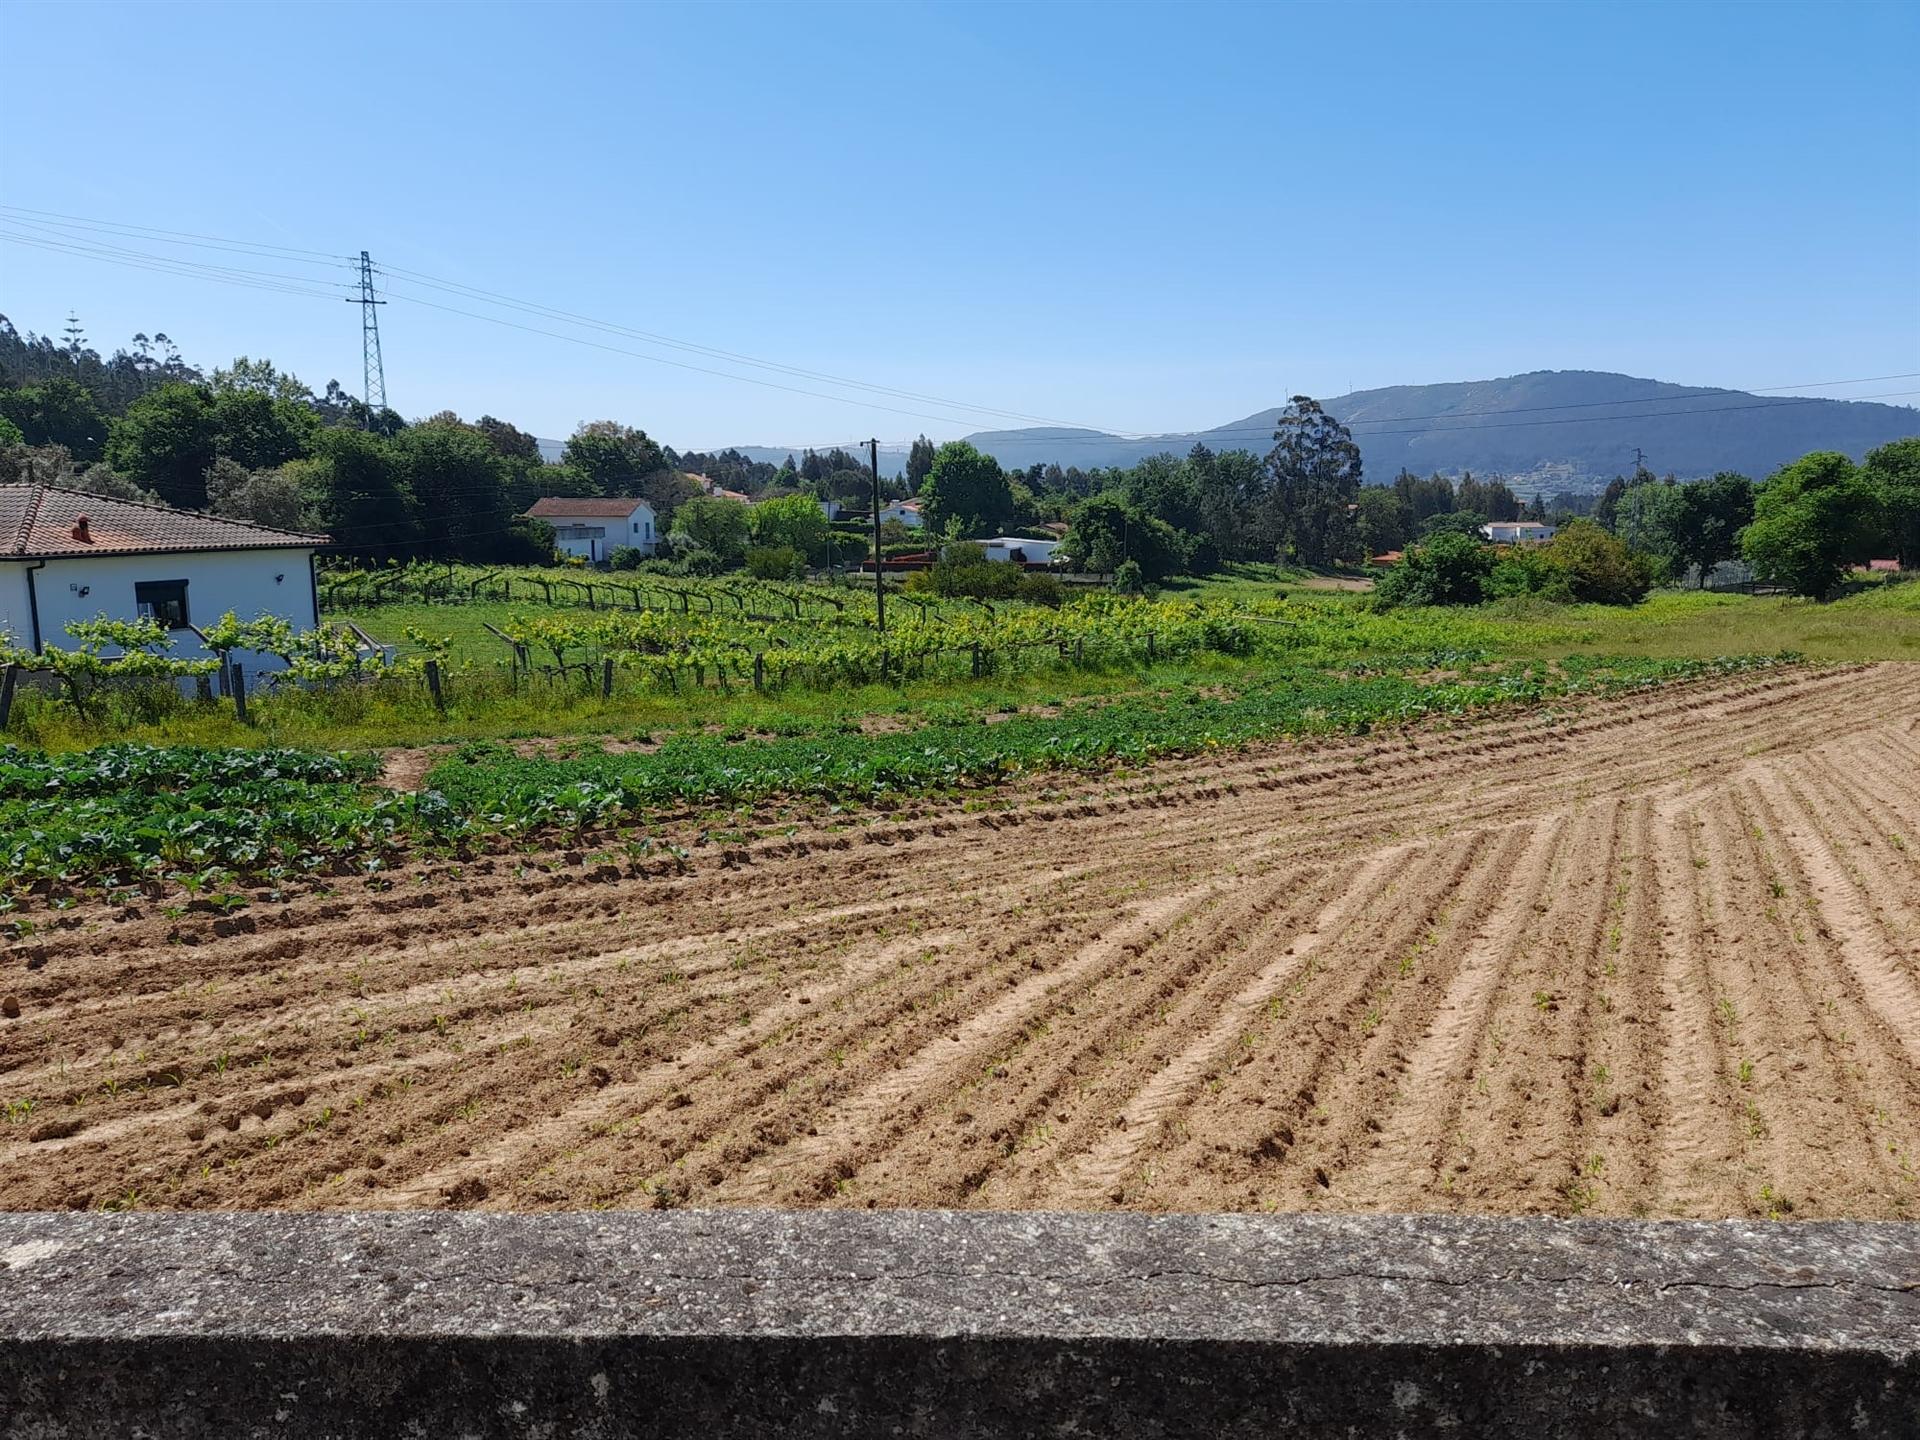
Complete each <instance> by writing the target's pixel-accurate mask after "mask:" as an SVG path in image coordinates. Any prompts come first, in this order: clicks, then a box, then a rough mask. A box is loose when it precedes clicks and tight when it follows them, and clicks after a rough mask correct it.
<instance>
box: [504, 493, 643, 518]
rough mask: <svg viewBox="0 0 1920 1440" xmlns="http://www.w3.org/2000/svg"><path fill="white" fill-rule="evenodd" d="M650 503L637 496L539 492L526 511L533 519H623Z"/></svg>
mask: <svg viewBox="0 0 1920 1440" xmlns="http://www.w3.org/2000/svg"><path fill="white" fill-rule="evenodd" d="M648 503H649V502H647V501H646V500H643V499H642V498H640V497H639V496H637V495H636V496H634V497H633V498H631V499H626V498H623V497H621V496H618V495H601V496H572V495H542V496H541V497H540V498H539V499H538V500H536V501H534V502H533V508H532V509H531V510H529V511H527V514H529V515H531V516H532V517H533V518H534V519H536V520H624V519H626V518H627V517H628V516H629V515H631V514H633V512H634V511H636V510H638V509H639V508H640V507H641V506H642V505H647V504H648Z"/></svg>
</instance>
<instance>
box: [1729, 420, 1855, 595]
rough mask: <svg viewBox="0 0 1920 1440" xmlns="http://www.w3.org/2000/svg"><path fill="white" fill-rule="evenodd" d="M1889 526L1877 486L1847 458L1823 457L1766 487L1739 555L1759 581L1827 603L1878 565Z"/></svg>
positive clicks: (1799, 464)
mask: <svg viewBox="0 0 1920 1440" xmlns="http://www.w3.org/2000/svg"><path fill="white" fill-rule="evenodd" d="M1883 520H1884V516H1883V512H1882V509H1881V503H1880V494H1879V491H1878V489H1877V487H1876V486H1875V485H1874V483H1873V481H1872V479H1871V478H1870V477H1869V476H1867V475H1866V474H1865V473H1864V472H1862V471H1860V470H1858V469H1856V468H1855V467H1854V464H1853V462H1852V461H1851V460H1849V459H1848V458H1847V457H1846V456H1845V455H1842V454H1840V453H1838V452H1837V451H1832V450H1816V451H1814V452H1813V453H1812V454H1810V455H1803V456H1801V457H1800V458H1799V459H1798V460H1796V461H1794V462H1793V464H1791V465H1788V466H1786V467H1785V468H1784V469H1782V470H1779V471H1777V472H1775V474H1774V475H1772V476H1771V477H1770V478H1769V479H1768V480H1767V482H1766V484H1764V485H1762V486H1761V487H1760V489H1759V491H1758V492H1757V493H1756V494H1755V495H1754V497H1753V523H1752V524H1751V525H1749V526H1747V528H1746V531H1745V533H1744V534H1743V535H1742V536H1741V539H1740V549H1741V553H1742V554H1743V555H1745V557H1746V561H1747V563H1748V564H1749V565H1751V566H1752V567H1753V571H1754V574H1755V576H1756V577H1757V578H1759V579H1762V580H1766V581H1769V582H1771V583H1773V584H1776V585H1784V586H1786V587H1787V588H1788V589H1789V590H1792V591H1793V592H1794V594H1796V595H1807V596H1811V597H1813V598H1815V599H1824V598H1826V597H1827V596H1829V595H1831V594H1832V593H1833V592H1834V591H1835V590H1836V589H1838V588H1839V585H1840V582H1841V581H1842V580H1843V579H1845V578H1846V574H1847V571H1848V569H1849V568H1850V567H1851V566H1852V565H1854V564H1856V563H1857V562H1859V561H1862V560H1866V559H1869V558H1871V554H1872V551H1873V549H1874V547H1875V545H1876V544H1877V543H1878V542H1879V541H1880V540H1881V538H1882V537H1883V535H1884V525H1883Z"/></svg>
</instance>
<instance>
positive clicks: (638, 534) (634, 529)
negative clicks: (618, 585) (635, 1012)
mask: <svg viewBox="0 0 1920 1440" xmlns="http://www.w3.org/2000/svg"><path fill="white" fill-rule="evenodd" d="M547 523H548V524H549V525H551V526H553V535H554V540H553V545H554V548H555V549H556V550H558V551H559V552H560V553H561V554H562V555H577V556H578V557H579V558H580V559H582V560H585V561H588V562H589V563H591V564H596V565H597V564H599V563H600V562H601V561H602V560H606V559H610V558H611V557H612V555H613V552H614V551H615V550H618V549H619V548H620V547H621V546H622V545H631V546H632V547H633V548H634V549H636V550H638V551H639V552H640V553H641V554H642V555H651V554H653V552H654V550H655V549H656V548H658V546H659V544H660V531H659V527H658V525H657V524H656V522H655V520H654V515H653V507H652V506H651V505H642V506H640V508H639V509H637V510H635V511H634V512H633V513H632V514H631V515H629V516H628V517H627V518H626V519H624V520H620V519H615V518H614V517H612V516H605V517H602V516H594V517H592V518H585V517H583V518H580V519H576V520H549V521H548V522H547ZM569 530H603V531H605V532H606V533H605V534H604V535H594V536H591V537H589V538H587V539H584V540H573V539H569V538H567V532H568V531H569Z"/></svg>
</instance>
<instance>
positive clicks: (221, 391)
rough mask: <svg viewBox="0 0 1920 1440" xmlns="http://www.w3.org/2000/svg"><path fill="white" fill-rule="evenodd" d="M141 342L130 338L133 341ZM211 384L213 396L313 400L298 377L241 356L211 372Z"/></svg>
mask: <svg viewBox="0 0 1920 1440" xmlns="http://www.w3.org/2000/svg"><path fill="white" fill-rule="evenodd" d="M142 338H143V337H141V336H138V335H136V336H135V337H134V339H135V340H136V341H137V340H140V339H142ZM165 338H166V337H165V336H162V337H161V339H163V340H164V339H165ZM211 384H212V386H213V393H214V394H216V395H226V394H233V393H236V392H247V393H251V394H256V395H265V396H266V397H267V398H268V399H269V400H291V401H294V402H296V403H299V404H303V405H304V404H306V403H307V402H309V401H311V400H312V399H313V389H312V387H311V386H309V385H307V384H305V383H304V382H303V381H302V380H301V379H300V377H299V376H298V375H289V374H287V373H286V372H285V371H283V370H280V369H279V368H277V367H276V366H275V365H274V363H273V362H272V361H271V360H267V359H264V358H263V359H259V360H250V359H248V358H247V357H246V356H245V355H242V356H240V357H239V358H238V359H236V360H235V361H234V362H233V364H232V366H231V367H230V368H228V369H225V370H215V371H214V372H213V378H212V381H211Z"/></svg>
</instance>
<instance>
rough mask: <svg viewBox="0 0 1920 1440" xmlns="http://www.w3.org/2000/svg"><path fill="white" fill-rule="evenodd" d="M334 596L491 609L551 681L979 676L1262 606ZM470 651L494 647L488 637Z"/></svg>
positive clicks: (519, 658)
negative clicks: (882, 608) (486, 643)
mask: <svg viewBox="0 0 1920 1440" xmlns="http://www.w3.org/2000/svg"><path fill="white" fill-rule="evenodd" d="M322 597H323V603H325V604H326V605H327V606H328V607H330V608H333V609H336V610H339V611H341V612H348V611H351V613H353V614H355V615H357V616H361V617H364V618H365V620H366V623H368V624H370V625H377V624H378V622H379V617H380V615H381V614H382V611H383V608H384V607H390V606H395V605H406V606H407V607H408V613H409V614H410V615H418V614H419V613H420V609H421V607H423V606H425V607H446V609H447V612H448V613H449V615H450V616H453V615H459V614H462V613H463V612H464V613H467V614H473V613H478V614H479V615H480V616H481V617H482V618H481V619H480V625H481V628H482V629H483V630H484V631H485V632H486V633H487V634H488V635H490V636H491V637H492V638H493V639H494V640H495V641H496V642H498V645H497V648H496V649H495V651H494V655H493V662H494V664H495V665H498V664H500V663H501V662H502V661H504V662H505V663H506V664H507V665H508V666H509V667H510V669H511V670H512V672H513V673H514V674H515V675H516V676H520V675H524V676H526V677H528V678H529V679H532V678H535V677H538V678H540V679H543V680H544V681H545V682H546V683H547V684H549V685H556V684H567V683H575V684H578V685H580V686H582V687H592V686H594V685H595V684H598V685H599V686H600V687H601V688H602V690H603V691H604V692H605V693H608V694H611V693H612V691H613V688H614V686H615V685H616V684H619V683H622V682H623V681H625V682H627V683H630V684H640V685H651V686H658V687H662V688H665V689H667V690H671V691H679V690H681V689H682V688H683V687H693V688H696V689H698V688H705V687H712V688H715V689H718V690H722V691H726V690H730V689H733V688H735V687H737V686H751V687H752V688H754V689H756V690H767V689H775V690H777V689H783V688H787V687H790V686H805V687H811V688H826V687H832V686H836V685H863V684H872V683H889V682H904V681H908V680H926V679H979V678H982V677H983V676H986V675H993V674H999V675H1005V674H1009V673H1017V672H1019V671H1022V670H1031V669H1035V668H1053V667H1061V666H1067V667H1078V668H1089V667H1092V668H1100V667H1110V666H1114V665H1123V664H1152V663H1154V662H1155V661H1158V660H1162V659H1172V658H1175V657H1180V656H1187V655H1193V654H1196V653H1201V652H1212V653H1218V654H1226V655H1236V654H1246V653H1248V652H1249V651H1251V650H1252V649H1253V646H1254V626H1255V624H1256V623H1258V622H1256V621H1252V620H1249V619H1247V618H1245V617H1243V616H1242V615H1241V614H1240V613H1239V612H1238V611H1237V610H1236V609H1234V608H1233V607H1229V606H1225V605H1220V604H1206V603H1196V602H1190V601H1165V602H1155V601H1150V600H1144V599H1133V598H1125V597H1118V596H1112V595H1105V594H1099V595H1090V596H1085V597H1082V598H1079V599H1075V600H1072V601H1069V602H1068V603H1066V604H1063V605H1061V606H1059V607H1053V606H1047V605H1031V604H1019V603H1014V602H1007V601H1000V602H988V601H968V600H939V599H933V598H930V597H925V596H919V595H913V594H908V593H902V592H895V593H892V594H889V595H888V596H887V599H886V605H887V609H888V614H887V623H886V625H885V628H884V629H883V628H882V627H881V624H880V616H879V602H878V601H877V600H876V597H875V596H874V594H873V592H872V591H871V590H867V589H861V588H853V587H842V586H832V585H825V584H799V583H786V584H783V583H777V582H771V581H760V580H748V579H724V580H663V579H658V578H655V577H653V576H651V575H639V574H635V575H633V576H632V578H624V577H623V576H621V575H613V576H608V575H605V574H601V573H598V572H587V571H582V570H572V571H569V570H564V569H529V568H524V567H521V568H513V569H493V570H488V569H482V568H480V567H472V566H468V567H462V566H457V565H455V566H428V565H412V566H405V567H393V568H391V569H387V570H373V571H346V572H333V573H331V574H329V576H328V578H327V580H326V581H325V582H324V583H323V586H322ZM467 658H468V659H469V660H473V659H477V658H479V657H478V655H477V654H476V653H475V652H474V651H473V650H471V649H470V650H469V651H468V653H467Z"/></svg>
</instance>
